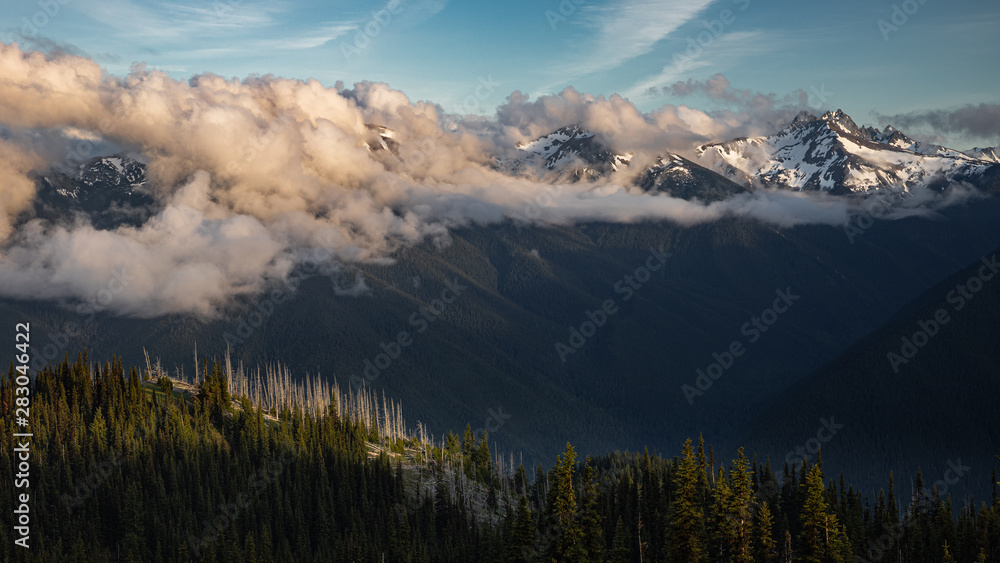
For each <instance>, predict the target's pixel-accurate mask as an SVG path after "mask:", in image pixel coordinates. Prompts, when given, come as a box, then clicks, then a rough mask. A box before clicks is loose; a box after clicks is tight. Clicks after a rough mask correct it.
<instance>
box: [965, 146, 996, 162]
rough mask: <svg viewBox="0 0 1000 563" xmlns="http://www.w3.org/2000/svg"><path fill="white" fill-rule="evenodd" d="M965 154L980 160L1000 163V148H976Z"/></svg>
mask: <svg viewBox="0 0 1000 563" xmlns="http://www.w3.org/2000/svg"><path fill="white" fill-rule="evenodd" d="M963 154H965V155H966V156H970V157H972V158H975V159H978V160H985V161H988V162H996V163H1000V147H986V148H979V147H976V148H974V149H972V150H967V151H965V152H964V153H963Z"/></svg>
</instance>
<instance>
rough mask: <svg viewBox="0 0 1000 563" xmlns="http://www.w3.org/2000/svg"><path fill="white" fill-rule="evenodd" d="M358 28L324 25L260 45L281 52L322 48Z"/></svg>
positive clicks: (355, 25)
mask: <svg viewBox="0 0 1000 563" xmlns="http://www.w3.org/2000/svg"><path fill="white" fill-rule="evenodd" d="M357 28H358V24H357V22H338V23H330V24H327V25H324V26H322V27H320V28H318V29H315V30H312V31H307V32H305V33H300V34H297V35H296V36H295V37H287V38H283V39H269V40H266V41H263V42H261V45H262V46H264V47H268V48H271V49H278V50H283V51H300V50H305V49H314V48H316V47H322V46H323V45H326V44H327V43H329V42H330V41H333V40H334V39H337V38H339V37H342V36H344V35H347V34H348V33H350V32H352V31H354V30H356V29H357Z"/></svg>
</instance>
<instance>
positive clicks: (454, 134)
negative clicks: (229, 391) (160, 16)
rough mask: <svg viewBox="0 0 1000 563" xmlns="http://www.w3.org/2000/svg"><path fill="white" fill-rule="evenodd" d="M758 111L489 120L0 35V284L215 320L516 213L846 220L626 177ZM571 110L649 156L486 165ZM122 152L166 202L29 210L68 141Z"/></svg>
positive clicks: (837, 213)
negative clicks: (316, 264)
mask: <svg viewBox="0 0 1000 563" xmlns="http://www.w3.org/2000/svg"><path fill="white" fill-rule="evenodd" d="M687 87H690V88H699V87H701V86H699V85H696V84H694V83H692V84H690V85H689V86H687ZM679 88H681V87H679ZM705 88H709V89H711V91H712V92H717V93H718V95H720V96H729V97H731V98H733V99H734V100H735V101H736V102H738V103H744V102H745V105H746V107H747V108H753V107H760V106H762V105H766V104H758V103H756V102H754V101H753V99H752V97H751V96H749V95H744V94H742V93H741V92H740V91H736V90H732V89H731V87H730V86H729V85H728V82H726V84H725V85H723V84H722V82H721V79H717V80H716V82H714V83H713V84H712V85H710V86H705ZM747 98H750V100H749V101H748V100H747ZM768 107H772V106H768ZM749 111H750V110H749V109H746V108H744V109H743V110H740V111H733V112H731V113H729V114H721V115H712V114H707V113H705V112H701V111H699V110H696V109H692V108H689V107H686V106H683V105H680V106H673V105H667V106H664V107H662V108H660V109H658V110H655V111H652V112H648V113H644V112H641V111H639V110H638V109H636V107H635V106H634V105H632V104H631V103H630V102H628V101H627V100H626V99H624V98H622V97H620V96H611V97H601V96H596V97H595V96H590V95H588V94H583V93H580V92H577V91H576V90H574V89H572V88H568V89H566V90H565V91H563V92H562V93H560V94H558V95H553V96H543V97H541V98H537V99H534V100H532V99H529V98H528V97H527V96H525V95H524V94H522V93H520V92H514V93H512V94H511V95H510V97H509V98H508V100H507V102H506V103H505V104H503V105H502V106H501V107H500V108H499V109H498V112H497V115H496V117H495V119H490V120H484V119H482V118H470V119H466V118H464V117H462V116H454V115H447V114H444V113H443V112H442V110H441V108H440V107H439V106H437V105H435V104H433V103H429V102H424V101H416V102H414V101H412V100H410V99H409V98H408V97H407V96H406V95H405V94H404V93H403V92H400V91H397V90H393V89H391V88H389V87H388V86H386V85H384V84H379V83H373V82H361V83H358V84H355V85H354V86H353V87H351V88H344V87H343V86H342V85H339V84H338V85H337V87H335V88H327V87H324V86H322V85H321V84H320V83H318V82H316V81H298V80H287V79H282V78H275V77H271V76H264V77H252V78H247V79H245V80H235V79H231V80H227V79H223V78H221V77H218V76H214V75H210V74H205V75H199V76H195V77H193V78H191V79H190V80H187V81H178V80H174V79H171V78H170V77H168V76H167V75H166V74H164V73H162V72H157V71H150V70H148V69H146V68H145V67H143V66H142V65H135V66H134V67H133V68H132V71H131V72H130V73H129V74H128V75H127V76H125V77H124V78H117V77H114V76H110V75H108V74H106V73H104V72H102V70H101V68H100V67H99V66H98V65H97V64H96V63H94V62H93V61H92V60H90V59H86V58H84V57H80V56H76V55H72V54H67V53H52V54H48V55H46V54H43V53H27V52H24V51H22V50H21V49H20V48H19V47H18V46H17V45H16V44H14V45H4V44H2V43H0V178H3V184H2V185H0V294H3V295H5V296H8V297H14V298H21V299H33V298H37V299H48V300H54V301H58V302H61V303H63V304H64V305H66V306H68V307H75V308H77V309H78V310H81V311H90V312H96V311H101V310H106V311H109V312H112V313H115V314H121V315H131V316H139V317H151V316H158V315H162V314H167V313H181V314H194V315H201V316H211V315H213V314H215V313H216V312H217V311H218V310H219V309H220V308H221V307H222V306H224V304H225V303H226V302H227V301H228V300H230V299H232V298H233V297H234V296H239V295H253V294H256V293H259V292H261V291H263V290H264V289H266V287H267V286H268V285H269V284H272V283H282V282H283V281H286V280H287V279H288V277H289V276H290V275H291V273H292V272H293V271H294V270H295V268H296V267H298V266H301V265H303V264H305V263H309V262H311V261H315V260H316V256H321V257H322V259H323V260H324V261H325V262H326V264H325V266H324V268H325V269H324V271H326V272H337V271H338V269H339V268H340V267H341V266H340V265H343V264H354V263H359V262H365V261H381V260H385V259H386V256H388V255H389V254H390V253H391V252H392V251H393V250H395V249H397V248H399V247H401V246H403V245H410V244H415V243H417V242H419V241H422V240H426V239H429V238H433V239H442V240H443V239H446V237H447V232H448V229H450V228H453V227H456V226H461V225H468V224H472V223H476V224H488V223H495V222H498V221H502V220H504V219H505V218H511V217H524V216H528V218H529V219H531V220H537V221H544V222H552V223H572V222H575V221H583V220H601V221H616V222H629V221H640V220H654V219H664V220H671V221H675V222H677V223H680V224H685V225H690V224H694V223H697V222H702V221H711V220H716V219H719V218H723V217H731V216H748V217H755V218H758V219H760V220H763V221H768V222H771V223H774V224H777V225H783V226H790V225H795V224H800V223H804V222H810V223H827V224H837V223H843V222H844V221H845V220H846V218H847V215H848V213H849V209H848V206H847V204H846V203H844V202H843V201H841V200H831V199H824V198H818V197H809V196H804V195H801V194H788V193H771V192H759V193H756V194H753V195H747V196H741V197H738V198H734V199H731V200H728V201H724V202H719V203H713V204H711V205H703V204H701V203H698V202H689V201H684V200H677V199H673V198H669V197H665V196H651V195H648V194H644V193H641V192H639V191H638V190H637V189H635V188H634V187H632V184H631V181H630V180H631V178H630V177H629V174H635V173H637V171H638V170H640V169H641V163H642V162H644V161H646V162H648V161H650V160H652V159H653V158H654V157H655V156H656V155H659V154H663V153H664V152H667V151H673V152H681V153H690V151H691V150H692V149H693V148H694V147H695V146H696V145H697V144H698V143H701V142H704V141H706V140H716V139H719V138H725V137H726V136H728V135H729V134H731V133H733V132H735V131H740V130H745V129H747V128H748V127H751V126H755V125H753V123H752V120H751V119H749V118H748V117H747V115H749ZM572 124H580V125H583V126H584V127H587V128H589V129H591V130H593V131H595V132H596V133H597V134H598V135H600V136H601V138H602V140H604V141H605V142H606V143H608V144H609V145H610V146H612V147H613V148H615V149H616V150H621V151H630V152H634V153H635V154H636V157H635V160H634V162H637V163H640V164H639V165H638V166H633V167H631V169H632V170H633V171H632V172H621V173H619V174H618V175H615V176H612V177H611V178H610V179H606V180H602V181H599V182H597V183H590V182H578V183H572V184H558V183H557V184H553V183H552V181H551V178H538V177H532V176H518V177H513V176H510V175H507V174H504V173H501V172H498V171H497V170H495V169H494V167H493V162H494V161H493V156H502V155H505V154H509V153H510V152H512V151H513V150H514V149H513V147H514V146H515V144H516V143H517V142H520V141H524V140H529V139H533V138H536V137H538V136H540V135H542V134H546V133H549V132H551V131H552V130H554V129H556V128H559V127H563V126H567V125H572ZM372 126H383V127H386V128H388V129H389V130H391V132H392V133H391V134H392V135H393V137H392V142H393V150H371V148H370V147H372V146H374V145H378V144H379V142H378V140H377V139H378V131H377V130H373V128H372ZM112 148H113V149H114V150H115V151H128V152H131V153H132V154H135V155H137V156H138V157H139V158H141V159H142V160H143V161H144V162H147V163H148V165H147V169H148V173H149V178H150V181H149V188H150V191H151V193H152V195H153V196H154V198H155V200H156V202H157V203H156V208H155V213H154V214H153V215H152V217H151V218H150V219H148V220H147V221H146V222H145V223H143V224H141V225H138V226H120V227H118V228H116V229H112V230H107V229H105V230H101V229H98V228H95V227H94V226H93V225H91V224H90V223H89V222H88V221H87V220H86V218H85V217H76V218H64V219H63V220H62V221H61V222H58V223H53V222H51V221H47V220H44V219H42V218H37V217H32V214H31V210H32V202H33V200H34V199H35V197H36V194H35V186H36V183H37V180H38V176H37V175H41V174H46V173H47V172H48V171H49V170H50V169H51V168H53V167H54V166H56V165H59V164H63V163H65V162H68V161H70V160H72V159H71V158H70V157H69V156H67V155H73V154H77V155H83V156H97V155H106V154H107V152H104V151H110V150H111V149H112ZM526 208H530V209H531V210H532V211H533V213H531V214H525V212H524V211H525V209H526ZM363 289H364V286H363V285H353V286H350V287H347V288H346V289H345V288H340V291H341V292H342V293H348V294H351V293H352V292H353V293H357V292H358V291H362V290H363Z"/></svg>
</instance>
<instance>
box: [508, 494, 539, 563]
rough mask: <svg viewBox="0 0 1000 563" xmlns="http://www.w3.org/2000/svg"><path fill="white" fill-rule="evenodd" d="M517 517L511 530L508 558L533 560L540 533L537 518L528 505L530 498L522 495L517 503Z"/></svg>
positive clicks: (535, 556)
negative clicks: (536, 528)
mask: <svg viewBox="0 0 1000 563" xmlns="http://www.w3.org/2000/svg"><path fill="white" fill-rule="evenodd" d="M516 518H517V519H516V520H515V522H514V528H513V529H512V530H511V539H510V544H509V545H508V546H507V559H508V560H510V561H532V560H534V559H536V558H537V553H536V552H535V543H536V542H537V540H538V533H537V532H536V530H535V518H534V516H532V514H531V508H530V507H529V506H528V498H527V497H525V496H522V497H521V500H520V501H519V502H518V504H517V517H516Z"/></svg>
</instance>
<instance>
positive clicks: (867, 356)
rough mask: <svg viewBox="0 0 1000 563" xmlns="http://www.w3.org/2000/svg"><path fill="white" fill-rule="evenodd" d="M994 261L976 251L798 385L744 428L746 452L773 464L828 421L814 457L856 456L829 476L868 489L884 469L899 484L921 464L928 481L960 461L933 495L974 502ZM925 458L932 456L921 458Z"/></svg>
mask: <svg viewBox="0 0 1000 563" xmlns="http://www.w3.org/2000/svg"><path fill="white" fill-rule="evenodd" d="M998 260H1000V248H996V249H993V250H992V251H990V252H986V253H984V255H983V257H982V258H980V259H976V260H974V261H973V262H971V263H970V264H969V265H968V266H966V267H965V268H963V269H962V270H960V271H959V272H957V273H956V274H954V275H952V276H950V277H949V278H947V279H946V280H944V281H943V282H941V283H940V284H937V285H936V286H935V287H933V288H931V289H929V290H928V291H926V292H925V293H924V294H922V295H921V296H919V297H917V298H916V299H914V300H913V301H912V302H911V303H910V304H908V305H907V306H906V307H904V308H903V309H902V310H900V311H899V312H897V313H896V314H895V315H894V316H893V317H892V318H891V319H890V320H889V321H888V322H887V323H885V324H884V325H882V326H881V327H880V328H879V329H878V330H876V331H874V332H873V333H871V334H869V335H868V336H866V337H865V338H864V339H862V340H861V341H859V342H858V343H856V344H855V345H853V346H851V347H850V348H848V349H847V350H846V351H845V352H844V353H842V354H841V355H840V356H839V357H838V358H837V359H835V360H834V361H832V362H830V363H829V364H828V365H826V366H825V367H824V368H823V369H821V370H818V371H817V372H815V373H813V374H810V375H809V376H807V377H805V378H804V379H803V380H802V381H801V382H799V383H798V384H797V385H795V386H793V387H792V388H791V389H790V390H789V391H788V392H787V393H784V394H782V396H780V397H779V398H777V399H776V400H775V401H774V403H773V404H772V405H771V406H770V407H769V408H768V409H767V411H766V412H765V413H764V414H763V415H762V416H761V417H759V418H758V420H757V421H755V423H754V424H753V426H752V429H751V431H750V432H748V433H747V435H746V437H745V443H746V445H747V446H748V447H749V448H750V449H751V450H753V451H757V452H759V453H761V454H762V455H764V454H770V455H771V456H772V457H771V461H772V463H773V462H775V461H776V460H779V463H780V462H781V461H784V458H785V457H786V452H788V453H791V452H790V450H792V449H794V448H793V446H795V445H796V444H802V443H803V440H802V436H803V431H808V430H809V429H810V428H814V427H818V426H819V425H820V422H819V418H820V417H831V416H832V417H833V418H835V419H836V420H837V422H838V423H842V424H843V425H844V427H843V428H842V429H840V430H838V432H837V433H836V435H835V436H834V437H833V438H832V439H830V440H829V442H828V443H824V444H823V446H822V448H823V452H822V453H823V458H824V461H825V460H826V459H850V458H845V457H843V456H850V455H858V456H860V457H855V458H853V459H855V460H861V459H864V460H865V462H864V463H859V464H856V465H855V466H854V467H851V466H849V465H845V464H839V465H837V464H834V465H832V466H831V468H830V473H831V474H835V473H836V472H838V471H839V470H841V469H843V470H844V471H845V473H846V474H847V476H848V478H850V479H852V480H853V481H854V483H856V484H860V485H862V486H864V487H866V488H868V487H870V489H869V490H877V487H880V486H882V485H881V482H882V480H884V477H883V476H885V475H888V474H889V472H890V471H894V472H895V475H896V476H897V477H899V476H901V475H907V474H912V470H913V469H912V468H913V467H917V466H922V467H923V476H924V479H925V482H926V483H928V485H930V484H931V483H934V482H935V481H938V480H940V479H942V478H943V477H944V474H945V472H946V471H947V470H948V469H949V463H950V464H957V463H958V460H961V463H962V466H963V467H966V472H967V473H966V474H964V475H962V476H961V479H958V480H957V481H953V480H948V481H946V482H945V483H944V484H946V485H948V486H949V487H950V488H949V490H948V491H947V492H945V491H942V492H941V495H942V496H945V494H946V493H951V494H952V495H953V496H954V498H956V499H960V498H963V496H964V495H963V494H962V493H963V492H965V493H970V492H977V498H981V496H982V494H983V493H984V492H985V491H983V490H982V488H979V487H978V484H979V483H989V482H991V478H990V477H991V475H990V471H991V468H993V467H994V466H995V464H996V459H995V458H994V457H993V456H994V454H996V453H997V452H998V451H1000V420H998V418H997V415H996V405H997V399H998V397H1000V379H998V378H997V376H996V374H997V367H996V366H997V350H996V332H995V327H996V325H997V319H998V318H1000V277H998V276H997V273H998V270H1000V261H998ZM973 290H975V291H973ZM914 413H920V414H919V415H915V414H914ZM956 413H961V415H959V416H956ZM875 429H877V430H875ZM928 451H936V452H939V454H938V455H937V456H936V458H930V459H928V458H926V457H925V456H923V452H928ZM814 453H815V452H814ZM873 454H874V455H873ZM911 476H912V475H911ZM994 480H995V479H994ZM897 482H903V483H905V482H906V481H897ZM941 484H943V483H941V482H939V483H938V485H939V486H940V485H941ZM977 488H978V490H977Z"/></svg>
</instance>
